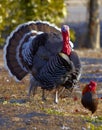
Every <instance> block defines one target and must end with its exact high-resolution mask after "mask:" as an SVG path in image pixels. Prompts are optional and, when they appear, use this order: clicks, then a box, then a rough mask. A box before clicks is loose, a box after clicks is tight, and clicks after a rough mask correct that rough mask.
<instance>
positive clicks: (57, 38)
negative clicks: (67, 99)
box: [4, 21, 81, 92]
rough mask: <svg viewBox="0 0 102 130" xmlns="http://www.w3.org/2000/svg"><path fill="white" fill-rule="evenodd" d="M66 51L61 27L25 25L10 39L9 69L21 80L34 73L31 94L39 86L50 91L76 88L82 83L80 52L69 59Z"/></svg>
mask: <svg viewBox="0 0 102 130" xmlns="http://www.w3.org/2000/svg"><path fill="white" fill-rule="evenodd" d="M69 42H70V41H69ZM62 48H63V38H62V34H61V30H60V29H59V28H58V27H56V26H54V25H53V24H50V23H48V22H45V21H36V22H34V21H31V22H28V23H25V24H22V25H20V26H18V27H17V28H16V29H15V30H14V31H13V32H12V33H11V34H10V36H9V37H8V38H7V41H6V45H5V47H4V61H5V66H6V69H7V70H8V71H9V73H10V74H11V75H12V76H14V77H15V78H16V79H17V80H22V79H23V78H24V77H25V76H26V75H27V74H28V73H30V74H31V75H32V77H33V84H32V83H31V84H32V85H31V86H30V90H29V92H31V91H32V89H33V87H36V86H41V88H42V89H47V90H51V89H53V88H54V87H55V88H56V87H58V86H60V85H62V86H64V87H66V88H70V87H73V86H74V85H75V84H76V82H77V81H79V79H80V75H81V63H80V59H79V57H78V55H77V53H76V52H74V51H71V54H70V56H68V55H67V54H65V53H64V52H62ZM31 82H32V80H31ZM69 84H70V85H69Z"/></svg>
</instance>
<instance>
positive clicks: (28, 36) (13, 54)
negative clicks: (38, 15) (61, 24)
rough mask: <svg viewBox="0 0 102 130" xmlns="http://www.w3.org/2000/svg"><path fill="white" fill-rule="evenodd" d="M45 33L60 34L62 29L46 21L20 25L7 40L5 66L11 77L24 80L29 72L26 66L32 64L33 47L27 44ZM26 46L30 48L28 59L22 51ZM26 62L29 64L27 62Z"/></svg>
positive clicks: (27, 51)
mask: <svg viewBox="0 0 102 130" xmlns="http://www.w3.org/2000/svg"><path fill="white" fill-rule="evenodd" d="M43 32H46V33H50V32H55V33H60V29H59V28H58V27H56V26H55V25H53V24H50V23H49V22H46V21H36V22H35V21H30V22H27V23H24V24H21V25H19V26H18V27H17V28H16V29H15V30H14V31H13V32H12V33H11V34H10V36H9V37H8V38H7V40H6V45H5V47H4V62H5V63H4V64H5V68H6V69H7V70H8V71H9V73H10V75H11V76H14V77H15V79H16V80H22V79H23V78H24V77H25V75H27V73H28V71H29V68H28V65H26V64H32V63H31V62H32V60H31V57H32V54H31V49H32V46H29V44H26V43H28V42H32V40H34V38H36V36H37V35H40V34H41V33H43ZM24 44H25V46H28V49H27V50H25V51H26V53H27V57H26V56H25V52H22V51H21V48H22V46H24ZM23 53H24V54H23ZM24 58H25V59H24ZM26 60H27V62H25V61H26Z"/></svg>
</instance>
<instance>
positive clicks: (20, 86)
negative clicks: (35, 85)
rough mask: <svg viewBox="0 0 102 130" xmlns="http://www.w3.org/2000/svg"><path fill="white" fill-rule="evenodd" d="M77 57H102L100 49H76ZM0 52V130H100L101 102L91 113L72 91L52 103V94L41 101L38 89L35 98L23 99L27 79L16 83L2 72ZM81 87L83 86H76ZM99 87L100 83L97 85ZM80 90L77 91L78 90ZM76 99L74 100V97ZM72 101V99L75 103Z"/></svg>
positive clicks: (101, 117)
mask: <svg viewBox="0 0 102 130" xmlns="http://www.w3.org/2000/svg"><path fill="white" fill-rule="evenodd" d="M77 52H78V54H79V55H80V57H85V56H86V57H91V58H92V57H94V58H99V57H100V58H102V50H100V51H97V52H96V50H94V51H93V50H83V51H82V50H78V51H77ZM2 54H3V52H2V50H1V51H0V130H101V129H102V100H101V99H100V100H99V106H98V110H97V111H96V113H95V114H94V117H92V116H91V113H90V112H89V111H88V110H86V109H85V108H83V106H82V105H81V103H80V99H81V94H80V93H79V95H78V93H77V92H76V90H74V91H73V93H72V94H71V93H67V92H64V95H66V93H67V97H66V98H59V103H58V104H55V103H54V102H53V95H54V91H53V92H46V95H47V100H46V101H45V102H43V101H42V100H41V90H40V88H39V89H38V91H37V94H36V95H35V97H33V96H31V97H30V99H29V98H28V97H27V89H28V86H29V76H27V77H25V78H24V79H23V81H21V82H20V83H17V82H15V81H14V79H13V78H11V77H9V75H8V72H7V71H6V70H5V69H4V64H3V59H2ZM79 85H80V86H81V87H83V86H84V84H82V83H79ZM100 85H101V83H100ZM80 90H81V89H80ZM76 97H77V98H76ZM75 99H76V100H75Z"/></svg>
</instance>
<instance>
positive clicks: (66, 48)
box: [61, 25, 73, 55]
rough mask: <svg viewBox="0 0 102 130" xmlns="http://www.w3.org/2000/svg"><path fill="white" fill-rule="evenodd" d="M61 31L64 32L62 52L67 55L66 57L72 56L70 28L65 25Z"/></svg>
mask: <svg viewBox="0 0 102 130" xmlns="http://www.w3.org/2000/svg"><path fill="white" fill-rule="evenodd" d="M61 31H62V37H63V48H62V52H63V53H65V54H66V55H70V53H71V51H72V48H73V43H72V42H71V41H70V31H69V26H67V25H63V26H62V28H61Z"/></svg>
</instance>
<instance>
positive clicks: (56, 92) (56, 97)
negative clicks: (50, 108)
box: [54, 89, 58, 104]
mask: <svg viewBox="0 0 102 130" xmlns="http://www.w3.org/2000/svg"><path fill="white" fill-rule="evenodd" d="M54 102H55V103H56V104H58V90H57V89H56V91H55V97H54Z"/></svg>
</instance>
